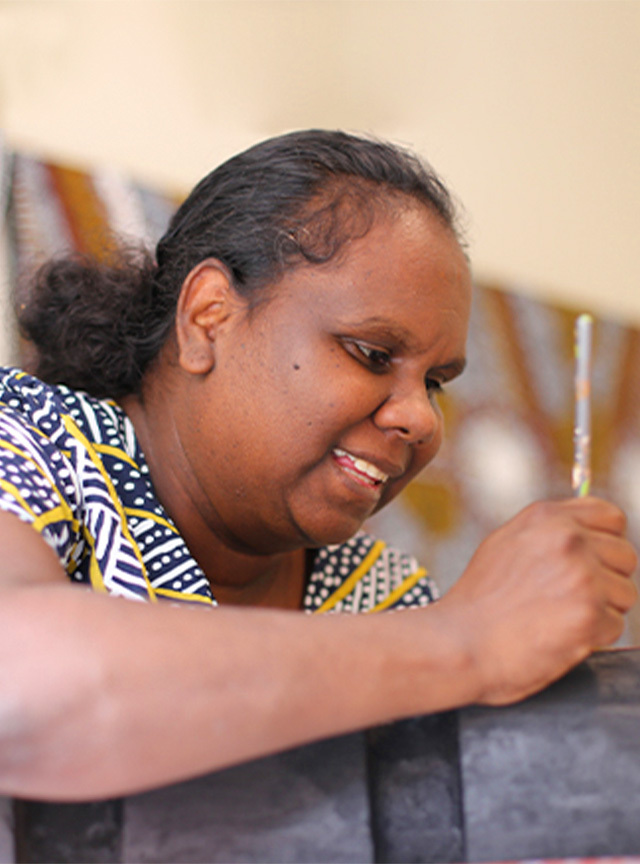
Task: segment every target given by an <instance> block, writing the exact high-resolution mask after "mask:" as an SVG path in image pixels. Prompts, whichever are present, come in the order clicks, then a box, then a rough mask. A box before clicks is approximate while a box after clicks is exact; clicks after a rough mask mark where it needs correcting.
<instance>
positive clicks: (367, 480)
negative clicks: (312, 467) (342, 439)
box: [332, 447, 389, 489]
mask: <svg viewBox="0 0 640 864" xmlns="http://www.w3.org/2000/svg"><path fill="white" fill-rule="evenodd" d="M332 456H333V458H334V459H335V461H336V462H337V463H338V465H339V466H340V467H341V468H342V469H343V470H344V471H345V472H346V473H347V474H350V475H351V476H352V477H353V478H354V479H355V480H357V481H358V482H359V483H361V484H362V485H363V486H368V487H369V488H371V489H377V488H378V487H380V486H382V484H383V483H386V482H387V480H388V479H389V475H388V474H385V473H384V471H381V470H380V469H379V468H377V467H376V466H375V465H372V464H371V462H367V460H366V459H358V457H357V456H352V454H351V453H347V451H346V450H342V449H340V448H339V447H334V449H333V450H332Z"/></svg>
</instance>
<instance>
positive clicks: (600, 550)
mask: <svg viewBox="0 0 640 864" xmlns="http://www.w3.org/2000/svg"><path fill="white" fill-rule="evenodd" d="M589 536H590V540H591V543H592V548H593V551H594V552H595V554H596V556H597V558H598V560H599V561H600V563H601V564H602V565H603V566H604V567H607V568H608V569H609V570H615V572H616V573H619V574H620V575H622V576H626V577H629V576H631V574H632V573H634V572H635V570H636V568H637V566H638V553H637V552H636V550H635V549H634V547H633V546H632V545H631V543H629V542H628V541H627V540H625V539H624V538H623V537H618V536H616V535H615V534H608V533H606V532H604V531H592V532H591V533H590V535H589Z"/></svg>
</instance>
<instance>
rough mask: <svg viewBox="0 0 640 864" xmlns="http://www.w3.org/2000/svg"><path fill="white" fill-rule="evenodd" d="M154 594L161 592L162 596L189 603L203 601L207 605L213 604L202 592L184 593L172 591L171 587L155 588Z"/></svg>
mask: <svg viewBox="0 0 640 864" xmlns="http://www.w3.org/2000/svg"><path fill="white" fill-rule="evenodd" d="M154 590H155V592H156V594H162V596H163V597H175V599H176V600H181V601H182V602H187V603H189V602H190V601H193V602H194V603H204V604H205V605H208V606H213V605H214V604H213V601H212V600H211V597H207V596H206V595H203V594H186V593H185V592H184V591H173V590H172V589H171V588H155V589H154Z"/></svg>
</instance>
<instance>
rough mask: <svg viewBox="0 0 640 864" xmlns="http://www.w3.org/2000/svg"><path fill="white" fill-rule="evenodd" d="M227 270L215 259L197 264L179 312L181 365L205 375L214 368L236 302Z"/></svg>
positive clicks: (181, 293) (178, 333)
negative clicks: (219, 336)
mask: <svg viewBox="0 0 640 864" xmlns="http://www.w3.org/2000/svg"><path fill="white" fill-rule="evenodd" d="M234 299H235V292H234V290H233V286H232V283H231V276H230V274H229V272H228V270H227V268H226V267H225V266H224V265H223V264H222V263H221V262H220V261H218V260H217V259H215V258H207V259H206V260H204V261H201V262H200V263H199V264H197V265H196V266H195V267H194V268H193V270H191V271H190V273H189V274H188V276H187V278H186V279H185V280H184V283H183V285H182V289H181V291H180V296H179V298H178V306H177V309H176V338H177V342H178V361H179V363H180V366H181V367H182V368H183V369H184V370H185V372H189V373H191V374H194V375H206V374H207V373H208V372H210V371H211V370H212V369H213V368H214V366H215V343H216V338H217V334H218V330H219V328H220V326H221V325H222V324H223V323H224V322H225V321H226V320H227V318H228V317H229V315H230V314H231V312H232V311H233V309H234V308H236V307H237V301H236V302H235V303H234Z"/></svg>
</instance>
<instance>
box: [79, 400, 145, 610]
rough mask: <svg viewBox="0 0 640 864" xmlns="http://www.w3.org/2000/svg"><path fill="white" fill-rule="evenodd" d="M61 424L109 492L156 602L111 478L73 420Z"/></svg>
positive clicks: (93, 568) (92, 569)
mask: <svg viewBox="0 0 640 864" xmlns="http://www.w3.org/2000/svg"><path fill="white" fill-rule="evenodd" d="M62 422H63V423H64V428H65V429H66V430H67V432H68V433H69V435H71V436H72V437H73V438H75V439H76V441H79V442H80V444H82V446H83V447H84V448H85V450H86V451H87V454H88V455H89V458H90V459H91V461H92V462H93V464H94V466H95V467H96V469H97V470H98V472H99V473H100V475H101V477H102V479H103V480H104V482H105V484H106V487H107V491H108V492H109V496H110V498H111V501H112V503H113V506H114V507H115V509H116V512H117V513H118V516H119V517H120V525H121V527H122V533H123V534H124V536H125V537H126V538H127V540H128V541H129V543H130V544H131V548H132V549H133V553H134V555H135V556H136V558H137V559H138V562H139V563H140V567H141V568H142V575H143V577H144V581H145V584H146V586H147V592H148V594H149V599H150V600H153V601H155V600H157V598H156V596H155V592H154V589H153V587H152V586H151V583H150V582H149V577H148V574H147V568H146V567H145V565H144V561H143V560H142V554H141V553H140V550H139V549H138V544H137V543H136V541H135V540H134V539H133V536H132V534H131V531H130V530H129V526H128V524H127V516H126V513H125V512H124V507H123V506H122V502H121V501H120V499H119V498H118V495H117V493H116V490H115V487H114V485H113V481H112V480H111V478H110V477H109V475H108V474H107V472H106V471H105V468H104V465H103V464H102V462H101V460H100V457H99V456H98V454H97V453H96V451H95V450H94V448H93V447H92V446H91V444H90V443H89V441H88V440H87V438H85V436H84V435H83V434H82V432H81V431H80V430H79V429H78V427H77V426H76V424H75V423H74V421H73V418H72V417H70V416H69V415H68V414H63V415H62ZM87 533H88V532H85V534H87ZM91 546H92V555H91V564H90V576H91V584H92V585H93V584H94V576H97V573H96V567H97V561H96V558H95V551H94V550H93V546H94V538H91ZM98 570H99V568H98ZM100 578H102V574H100Z"/></svg>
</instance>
